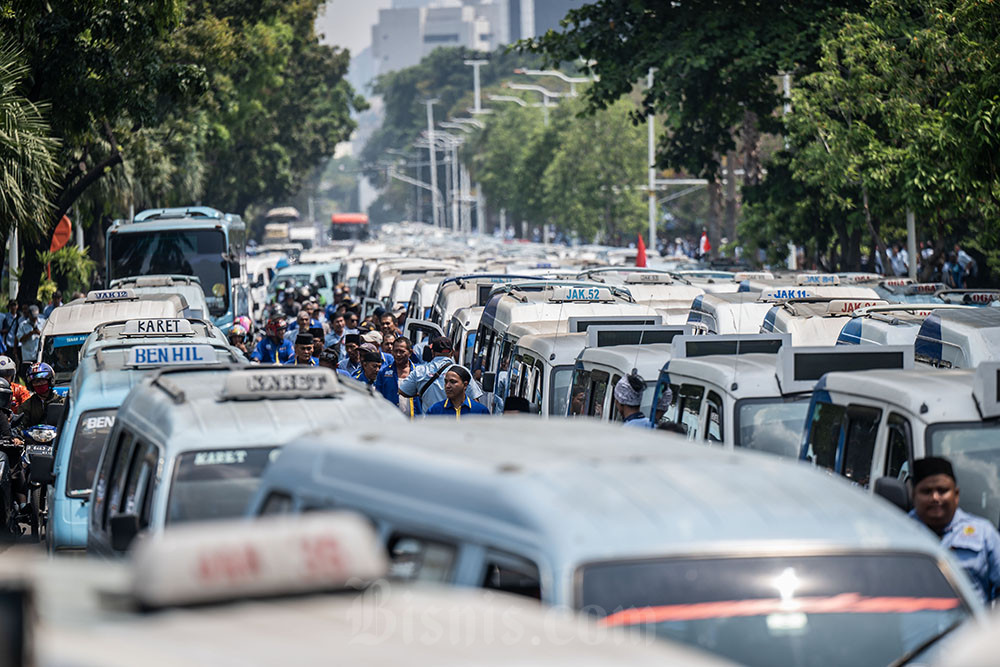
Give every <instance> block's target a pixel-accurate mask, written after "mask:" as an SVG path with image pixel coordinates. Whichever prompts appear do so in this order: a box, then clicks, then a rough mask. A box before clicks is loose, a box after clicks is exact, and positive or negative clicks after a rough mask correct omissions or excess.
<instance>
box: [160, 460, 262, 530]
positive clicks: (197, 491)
mask: <svg viewBox="0 0 1000 667" xmlns="http://www.w3.org/2000/svg"><path fill="white" fill-rule="evenodd" d="M279 451H280V450H279V448H277V447H256V448H247V449H211V450H204V451H199V452H186V453H184V454H181V455H180V456H178V457H177V463H176V465H175V466H174V475H173V482H172V485H171V487H170V502H169V503H168V505H167V523H185V522H188V521H208V520H212V519H231V518H235V517H239V516H243V513H244V512H245V511H246V506H247V503H248V502H250V497H251V496H252V495H253V494H254V492H255V491H256V490H257V486H258V484H259V483H260V476H261V475H262V474H264V469H265V468H267V465H268V464H269V463H270V462H271V461H273V460H274V459H276V458H277V456H278V452H279Z"/></svg>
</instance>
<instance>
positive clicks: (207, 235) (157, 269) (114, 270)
mask: <svg viewBox="0 0 1000 667" xmlns="http://www.w3.org/2000/svg"><path fill="white" fill-rule="evenodd" d="M106 245H107V280H108V284H110V283H111V281H112V280H119V279H122V278H132V277H135V276H147V275H162V274H169V275H186V276H195V277H196V278H198V280H199V281H200V282H201V286H202V290H203V291H204V292H205V301H206V302H207V304H208V315H209V317H210V318H211V320H212V323H213V324H215V325H216V326H217V327H219V328H220V329H222V330H223V331H228V330H229V328H230V327H231V326H232V325H233V321H234V319H235V318H237V317H240V316H243V315H246V316H249V315H250V298H249V289H250V286H249V281H248V279H247V257H246V225H245V224H244V222H243V219H242V218H240V216H238V215H235V214H232V213H222V212H221V211H218V210H216V209H214V208H208V207H204V206H189V207H186V208H157V209H148V210H145V211H142V212H140V213H138V214H136V216H135V217H134V218H133V219H132V220H116V221H115V222H114V224H112V225H111V227H110V228H109V229H108V233H107V244H106Z"/></svg>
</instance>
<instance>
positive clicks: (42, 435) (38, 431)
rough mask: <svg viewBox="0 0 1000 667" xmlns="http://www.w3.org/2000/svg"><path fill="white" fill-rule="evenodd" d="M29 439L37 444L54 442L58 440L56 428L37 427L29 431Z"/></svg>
mask: <svg viewBox="0 0 1000 667" xmlns="http://www.w3.org/2000/svg"><path fill="white" fill-rule="evenodd" d="M28 437H29V438H31V439H32V440H34V441H35V442H52V441H53V440H55V439H56V430H55V429H54V428H40V427H38V426H36V427H35V428H33V429H29V430H28Z"/></svg>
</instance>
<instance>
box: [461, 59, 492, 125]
mask: <svg viewBox="0 0 1000 667" xmlns="http://www.w3.org/2000/svg"><path fill="white" fill-rule="evenodd" d="M464 62H465V64H466V65H469V66H471V67H472V85H473V88H474V89H475V92H476V106H475V108H474V109H473V110H472V113H474V114H478V113H482V112H483V104H482V97H481V95H480V88H479V68H480V67H482V66H483V65H486V64H488V63H489V61H488V60H466V61H464Z"/></svg>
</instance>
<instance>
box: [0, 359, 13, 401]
mask: <svg viewBox="0 0 1000 667" xmlns="http://www.w3.org/2000/svg"><path fill="white" fill-rule="evenodd" d="M5 358H6V357H5ZM13 395H14V391H13V390H12V389H11V388H10V382H7V380H5V379H4V378H0V409H3V410H7V409H9V408H10V399H11V396H13Z"/></svg>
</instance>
